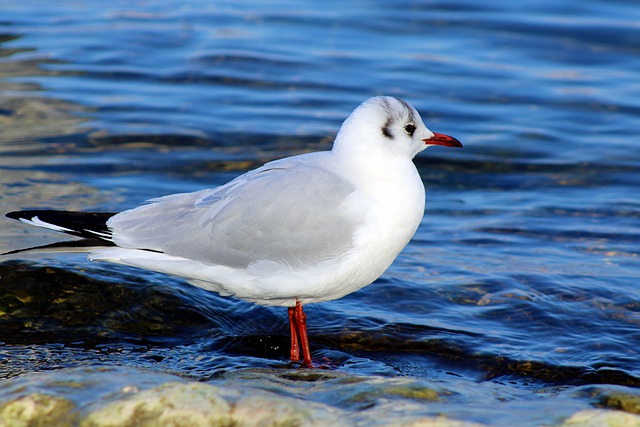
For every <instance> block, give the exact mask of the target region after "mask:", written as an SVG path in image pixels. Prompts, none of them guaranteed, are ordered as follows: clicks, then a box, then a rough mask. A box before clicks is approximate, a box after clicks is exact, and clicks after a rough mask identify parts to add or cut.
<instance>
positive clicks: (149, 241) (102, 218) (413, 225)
mask: <svg viewBox="0 0 640 427" xmlns="http://www.w3.org/2000/svg"><path fill="white" fill-rule="evenodd" d="M431 145H441V146H446V147H462V144H461V143H460V142H459V141H458V140H457V139H455V138H453V137H450V136H447V135H444V134H440V133H435V132H431V131H430V130H429V129H427V127H426V126H425V125H424V123H423V122H422V119H421V118H420V115H419V114H418V112H417V111H416V110H415V109H414V108H413V107H412V106H411V105H409V104H408V103H407V102H405V101H403V100H401V99H398V98H393V97H388V96H379V97H374V98H371V99H369V100H367V101H365V102H364V103H363V104H361V105H360V106H359V107H358V108H356V109H355V110H354V111H353V113H351V115H350V116H349V117H348V118H347V119H346V120H345V121H344V123H343V124H342V127H341V128H340V131H339V132H338V135H337V136H336V139H335V142H334V144H333V148H332V149H331V151H323V152H316V153H309V154H302V155H298V156H292V157H287V158H284V159H280V160H275V161H272V162H269V163H267V164H265V165H264V166H262V167H259V168H258V169H255V170H252V171H249V172H247V173H245V174H244V175H241V176H239V177H237V178H236V179H234V180H232V181H230V182H229V183H227V184H225V185H222V186H220V187H217V188H213V189H207V190H201V191H196V192H193V193H183V194H174V195H170V196H165V197H160V198H156V199H152V200H149V201H148V202H147V203H146V204H143V205H141V206H139V207H137V208H134V209H130V210H126V211H124V212H120V213H117V214H114V213H100V212H68V211H48V210H27V211H16V212H11V213H8V214H7V216H8V217H9V218H14V219H18V220H20V221H22V222H25V223H29V224H32V225H35V226H39V227H44V228H48V229H51V230H55V231H60V232H64V233H67V234H72V235H76V236H79V237H83V238H84V240H81V241H76V242H75V246H76V247H77V246H83V247H85V250H86V251H88V252H89V258H90V259H91V260H100V261H108V262H113V263H118V264H125V265H129V266H134V267H141V268H145V269H149V270H153V271H158V272H161V273H166V274H171V275H175V276H179V277H183V278H185V279H186V280H187V281H188V282H189V283H191V284H192V285H195V286H198V287H200V288H203V289H206V290H208V291H213V292H217V293H219V294H221V295H231V296H234V297H237V298H241V299H243V300H246V301H251V302H254V303H258V304H263V305H272V306H284V307H288V312H289V323H290V330H291V350H290V359H291V361H294V362H297V361H299V360H300V352H302V364H303V366H308V367H311V366H312V360H311V352H310V350H309V342H308V339H307V329H306V315H305V313H304V311H303V308H302V306H303V305H304V304H309V303H314V302H320V301H328V300H333V299H337V298H341V297H343V296H345V295H347V294H350V293H351V292H354V291H357V290H358V289H360V288H362V287H364V286H366V285H368V284H370V283H372V282H373V281H374V280H376V279H377V278H378V277H380V275H382V273H383V272H384V271H385V270H386V269H387V268H388V267H389V265H391V263H392V262H393V260H394V259H395V258H396V256H397V255H398V254H399V253H400V251H402V249H403V248H404V247H405V245H406V244H407V243H408V242H409V240H410V239H411V237H412V236H413V234H414V233H415V231H416V229H417V228H418V225H419V224H420V221H421V219H422V216H423V213H424V206H425V191H424V186H423V184H422V180H421V179H420V175H419V174H418V171H417V170H416V167H415V165H414V164H413V162H412V159H413V157H414V156H415V155H416V154H418V153H419V152H421V151H422V150H424V149H425V148H427V147H429V146H431ZM98 241H99V243H100V245H103V246H102V247H96V245H95V244H96V242H98ZM15 252H19V251H14V252H13V253H15Z"/></svg>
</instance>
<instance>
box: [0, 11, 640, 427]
mask: <svg viewBox="0 0 640 427" xmlns="http://www.w3.org/2000/svg"><path fill="white" fill-rule="evenodd" d="M36 3H37V4H36ZM0 10H2V12H1V13H0V208H1V209H0V211H1V212H2V213H5V212H8V211H11V210H15V209H18V208H36V207H38V208H55V209H77V210H103V211H118V210H123V209H127V208H131V207H133V206H135V205H137V204H138V203H140V202H142V201H144V200H146V199H148V198H152V197H156V196H161V195H164V194H169V193H174V192H180V191H192V190H198V189H201V188H206V187H212V186H216V185H219V184H222V183H224V182H226V181H228V180H229V179H231V178H233V177H235V176H237V175H239V174H241V173H243V172H244V171H246V170H248V169H251V168H254V167H257V166H259V165H261V164H262V163H264V162H266V161H269V160H272V159H275V158H279V157H283V156H288V155H292V154H297V153H302V152H308V151H316V150H326V149H329V148H330V146H331V141H332V140H333V137H334V136H335V133H336V131H337V129H338V127H339V126H340V124H341V122H342V120H343V119H344V118H345V117H346V116H347V115H348V114H349V113H350V112H351V110H352V109H353V108H355V106H357V105H358V104H359V103H360V102H362V101H363V100H365V99H366V98H368V97H370V96H373V95H380V94H388V95H394V96H399V97H402V98H404V99H406V100H407V101H409V102H411V103H412V104H413V105H414V106H415V107H416V108H417V109H418V110H419V111H420V112H421V114H422V117H423V119H424V120H425V122H426V123H427V126H429V127H430V128H431V129H432V130H435V131H437V132H444V133H448V134H452V135H454V136H456V137H457V138H458V139H460V140H461V141H462V142H463V143H464V145H465V148H464V149H463V150H450V149H443V148H431V149H429V150H427V152H425V153H422V154H421V155H420V156H419V157H418V158H416V160H415V162H416V164H417V166H418V169H419V171H420V173H421V176H422V177H423V180H424V183H425V187H426V188H427V206H426V215H425V217H424V219H423V222H422V224H421V226H420V228H419V229H418V232H417V233H416V235H415V237H414V239H413V240H412V242H411V243H410V244H409V245H408V246H407V248H406V249H405V250H404V252H403V253H402V254H401V255H400V256H399V258H398V259H397V260H396V262H395V263H394V264H393V266H392V267H391V268H390V269H389V270H388V271H387V272H386V273H385V274H384V275H383V277H382V278H380V279H379V280H378V281H377V282H375V283H374V284H372V285H371V286H369V287H366V288H364V289H363V290H361V291H358V292H356V293H354V294H352V295H349V296H347V297H345V298H343V299H341V300H337V301H332V302H327V303H323V304H317V305H312V306H309V307H308V309H307V313H308V316H309V322H310V334H311V345H312V349H313V351H314V358H316V359H317V360H320V361H325V363H326V364H327V366H326V367H327V369H336V370H343V371H347V372H350V373H352V374H355V375H383V376H395V375H401V376H408V377H414V378H419V379H424V380H433V381H438V382H442V383H443V384H445V385H446V384H449V382H451V384H453V383H455V384H458V381H460V380H461V379H462V380H468V381H469V384H477V387H480V390H483V389H484V390H488V392H487V393H488V394H490V395H491V396H493V398H495V402H494V404H496V405H497V404H498V403H496V402H504V401H517V402H521V401H522V402H526V401H528V400H529V399H533V398H538V397H540V393H549V392H552V393H553V392H557V393H566V390H572V387H579V386H588V385H594V384H612V385H617V386H625V387H629V388H630V390H634V389H637V387H640V354H639V353H640V350H639V349H640V346H639V345H638V344H639V343H640V265H639V261H640V258H639V256H640V225H639V224H640V191H639V190H640V148H639V145H638V144H639V141H640V139H639V138H638V135H639V132H638V129H639V128H640V101H639V99H640V79H639V77H638V76H639V75H640V74H639V70H640V24H638V19H637V17H638V13H637V12H638V8H637V5H636V4H634V3H633V2H626V1H596V0H588V1H580V2H578V1H553V2H550V1H542V2H541V1H522V2H517V3H513V4H511V3H509V2H498V1H494V2H492V1H489V2H482V3H478V2H471V1H469V2H465V1H451V2H448V1H440V2H438V1H429V2H409V1H379V2H350V3H348V5H347V6H345V4H344V3H343V2H337V1H329V2H286V1H285V2H269V3H268V4H265V3H263V2H258V1H255V2H244V3H243V4H241V5H240V4H238V3H237V2H228V3H226V2H207V1H202V0H191V1H187V0H185V1H175V0H174V1H164V2H129V1H126V2H125V1H113V2H109V3H108V4H106V3H104V2H95V1H94V2H90V1H89V2H84V1H73V2H71V1H59V2H22V3H18V2H8V1H0ZM0 222H1V225H0V251H1V252H5V251H8V250H12V249H16V248H21V247H28V246H32V245H37V244H43V243H50V242H53V241H56V239H59V236H56V235H53V234H51V233H48V232H46V231H43V230H39V229H34V228H28V227H26V226H23V225H22V224H19V223H17V222H15V221H10V220H8V219H0ZM287 335H288V327H287V319H286V310H284V309H281V308H265V307H259V306H254V305H251V304H248V303H245V302H242V301H237V300H234V299H229V298H222V297H219V296H217V295H215V294H211V293H207V292H205V291H203V290H200V289H195V288H192V287H190V286H189V285H187V284H186V283H184V282H182V281H181V280H178V279H175V278H171V277H167V276H162V275H159V274H156V273H150V272H146V271H142V270H137V269H132V268H125V267H119V266H111V265H103V264H95V263H91V262H89V261H87V260H86V259H85V257H84V255H81V254H51V253H49V254H42V253H38V254H20V255H14V256H9V257H3V258H2V259H1V260H0V378H2V379H8V378H12V377H16V376H19V375H21V374H24V373H27V372H31V371H34V370H36V371H38V370H50V369H54V368H61V367H72V366H79V365H92V364H98V363H106V364H117V365H119V364H126V365H133V366H140V367H145V368H150V369H154V370H157V371H159V372H169V373H177V374H179V375H184V376H187V377H193V378H196V379H203V380H204V379H208V378H212V377H214V376H216V375H218V374H221V373H223V372H229V371H234V370H238V369H241V368H246V367H250V368H258V367H265V366H268V367H279V366H287V365H288V364H287V361H286V359H285V357H286V355H287V350H288V349H287V346H288V336H287ZM456 387H458V389H457V390H458V392H459V393H462V394H464V391H460V390H459V386H458V385H456ZM483 387H484V388H483ZM468 393H469V395H468V401H465V402H464V405H462V402H460V408H459V409H458V410H452V409H451V408H448V410H449V411H450V412H452V413H454V414H457V415H458V416H460V417H461V418H464V419H468V420H472V421H473V420H475V421H481V422H489V421H488V418H489V419H490V418H492V417H487V416H486V415H485V412H484V411H486V410H485V409H483V410H480V409H479V408H480V407H481V406H482V399H480V397H477V396H476V397H474V396H475V394H474V393H478V391H472V390H471V389H469V390H468ZM558 399H560V398H558ZM580 399H581V398H580V397H579V398H578V400H580ZM584 401H585V402H587V401H588V399H586V398H585V399H584ZM474 404H477V405H478V406H477V408H476V407H475V406H474ZM522 405H524V406H526V405H525V404H522ZM522 405H518V404H513V405H506V406H505V407H502V409H501V410H500V411H499V413H500V417H496V418H495V419H494V422H495V423H496V424H500V425H512V424H513V422H514V420H518V421H519V422H522V421H523V418H521V416H522V414H523V413H525V414H528V415H529V416H533V414H535V413H536V409H535V408H536V407H535V406H532V407H530V408H529V409H526V410H525V409H523V406H522ZM463 408H466V409H463ZM474 408H475V409H477V411H474ZM523 411H524V412H523ZM436 413H437V411H436ZM510 417H511V418H510ZM519 417H520V418H519ZM530 420H531V421H530V424H531V425H535V424H536V423H537V422H539V421H540V420H538V419H536V418H535V417H534V418H530Z"/></svg>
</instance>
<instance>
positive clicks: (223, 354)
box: [0, 261, 640, 389]
mask: <svg viewBox="0 0 640 427" xmlns="http://www.w3.org/2000/svg"><path fill="white" fill-rule="evenodd" d="M0 277H2V280H1V281H0V295H2V297H1V298H0V313H1V314H0V330H1V331H2V335H1V337H0V339H1V340H2V342H3V346H2V353H4V354H2V355H0V356H2V362H0V364H1V366H2V368H3V369H2V371H3V372H5V374H4V375H3V376H0V377H1V378H3V379H6V378H9V377H12V376H16V375H19V374H20V373H23V372H29V371H33V370H49V369H57V368H60V367H71V366H78V365H90V364H95V363H102V364H114V365H119V364H122V363H126V364H131V365H136V366H140V367H149V368H151V367H153V368H154V369H156V370H160V371H166V372H171V373H175V374H179V375H182V376H186V377H192V378H196V379H201V380H202V379H207V378H211V377H212V376H215V375H217V374H219V373H222V372H225V371H228V370H233V369H234V368H238V367H254V368H262V367H264V366H273V367H277V366H281V367H283V366H288V365H289V364H288V362H287V361H286V359H285V358H286V355H287V351H288V345H289V339H288V336H287V333H288V328H287V324H286V318H285V315H286V311H285V310H284V309H283V308H265V307H259V306H255V305H251V304H248V303H244V302H242V301H237V300H235V299H230V298H221V297H218V296H217V295H214V294H211V293H208V292H206V291H203V290H201V289H197V288H193V287H191V286H189V285H187V284H184V283H182V282H181V281H179V280H176V279H172V278H167V277H165V276H161V275H155V274H154V273H149V274H147V275H145V276H144V278H141V277H140V276H135V275H132V274H129V273H128V269H127V268H120V267H115V268H110V269H107V268H105V269H102V268H101V267H97V268H92V269H91V270H85V271H74V270H73V269H71V268H68V267H67V268H64V267H62V266H46V265H41V264H36V263H32V262H25V261H8V262H4V263H2V264H0ZM160 283H162V284H160ZM321 306H322V305H321ZM312 307H315V306H312ZM310 313H311V315H310V321H311V323H310V326H311V330H310V334H311V340H312V347H314V357H316V358H317V359H318V360H319V361H320V364H321V366H322V367H324V368H325V369H338V370H341V369H347V370H349V369H356V370H358V371H359V372H366V371H371V372H375V373H381V372H382V373H384V369H380V366H381V365H383V366H387V373H390V374H398V373H400V374H402V375H411V376H426V377H429V378H438V377H443V376H444V377H447V376H449V377H450V376H463V377H467V378H469V379H472V380H476V381H493V382H498V383H505V382H508V383H513V384H521V385H522V386H525V387H528V388H534V389H535V388H541V387H548V386H549V385H552V386H562V385H573V386H578V385H587V384H614V385H625V386H640V378H637V377H635V376H633V375H631V374H629V373H627V372H625V371H624V370H621V369H615V368H610V367H606V366H603V367H597V366H562V365H554V364H550V363H547V362H544V361H536V360H519V359H514V358H512V357H505V356H503V355H500V354H491V353H488V352H479V351H478V350H477V349H475V347H474V344H473V343H474V342H475V341H476V340H479V339H481V338H482V334H481V333H475V332H470V331H468V330H453V329H449V328H438V327H432V326H423V325H416V324H408V323H403V322H389V321H384V320H382V319H379V318H376V317H373V316H369V317H367V316H358V317H350V316H347V317H344V316H341V315H340V314H337V313H332V312H331V311H330V310H328V309H326V308H317V309H315V308H314V309H311V310H310ZM18 356H19V357H18ZM424 366H429V372H422V371H421V370H423V369H424Z"/></svg>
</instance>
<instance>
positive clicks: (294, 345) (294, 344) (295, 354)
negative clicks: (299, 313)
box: [289, 307, 300, 362]
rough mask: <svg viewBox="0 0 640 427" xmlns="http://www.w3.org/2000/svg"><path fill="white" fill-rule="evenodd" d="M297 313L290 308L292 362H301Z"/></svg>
mask: <svg viewBox="0 0 640 427" xmlns="http://www.w3.org/2000/svg"><path fill="white" fill-rule="evenodd" d="M295 316H296V313H295V311H294V308H293V307H289V328H290V329H291V351H290V357H291V361H292V362H297V361H298V360H300V346H299V345H298V329H297V322H296V320H295Z"/></svg>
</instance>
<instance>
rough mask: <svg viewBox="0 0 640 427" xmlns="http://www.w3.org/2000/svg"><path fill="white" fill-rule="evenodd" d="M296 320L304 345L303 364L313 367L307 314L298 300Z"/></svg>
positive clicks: (295, 311)
mask: <svg viewBox="0 0 640 427" xmlns="http://www.w3.org/2000/svg"><path fill="white" fill-rule="evenodd" d="M293 318H294V320H295V322H296V328H297V329H298V334H299V335H300V345H301V347H302V365H303V366H306V367H307V368H312V367H313V363H312V362H311V350H310V349H309V338H308V337H307V315H306V314H305V312H304V310H303V309H302V304H301V303H300V301H296V307H295V309H294V316H293Z"/></svg>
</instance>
